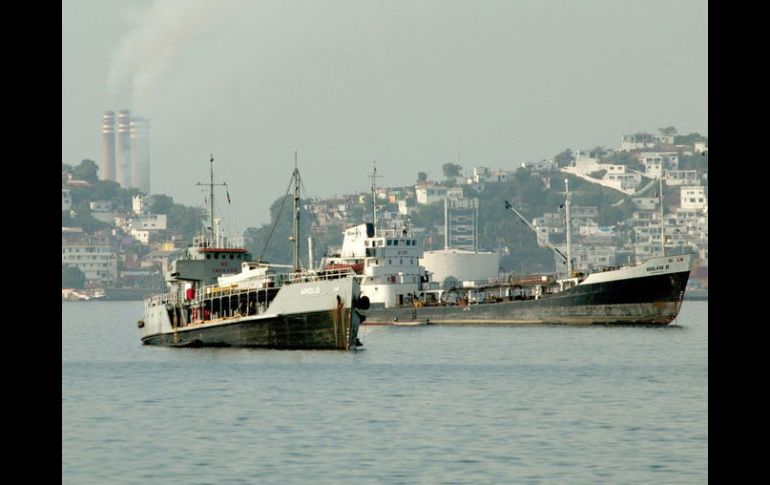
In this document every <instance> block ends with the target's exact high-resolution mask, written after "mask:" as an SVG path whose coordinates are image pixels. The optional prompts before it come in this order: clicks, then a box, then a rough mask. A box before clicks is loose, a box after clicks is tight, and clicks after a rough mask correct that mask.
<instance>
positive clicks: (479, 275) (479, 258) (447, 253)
mask: <svg viewBox="0 0 770 485" xmlns="http://www.w3.org/2000/svg"><path fill="white" fill-rule="evenodd" d="M420 264H421V265H422V266H424V267H425V269H426V270H427V271H430V272H431V273H433V281H436V282H438V283H442V282H443V281H444V279H446V278H447V277H448V276H452V277H454V278H457V279H458V280H459V281H483V280H487V279H489V278H497V274H498V270H499V269H500V255H499V254H497V253H487V252H475V251H467V250H464V249H440V250H438V251H425V253H424V254H423V257H422V258H420Z"/></svg>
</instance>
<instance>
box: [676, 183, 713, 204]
mask: <svg viewBox="0 0 770 485" xmlns="http://www.w3.org/2000/svg"><path fill="white" fill-rule="evenodd" d="M707 205H708V198H707V197H706V187H704V186H702V185H683V186H682V187H681V188H680V192H679V206H680V207H681V208H682V209H705V208H706V206H707Z"/></svg>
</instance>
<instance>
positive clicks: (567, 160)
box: [553, 148, 575, 167]
mask: <svg viewBox="0 0 770 485" xmlns="http://www.w3.org/2000/svg"><path fill="white" fill-rule="evenodd" d="M573 160H575V157H573V156H572V151H571V150H570V149H569V148H568V149H566V150H564V151H563V152H561V153H559V154H557V155H556V156H554V157H553V161H554V163H556V166H558V167H568V166H569V165H570V164H571V163H572V161H573Z"/></svg>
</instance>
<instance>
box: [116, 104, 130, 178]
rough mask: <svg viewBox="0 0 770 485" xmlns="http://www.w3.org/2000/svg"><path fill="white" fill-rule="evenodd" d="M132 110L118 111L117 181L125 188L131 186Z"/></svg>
mask: <svg viewBox="0 0 770 485" xmlns="http://www.w3.org/2000/svg"><path fill="white" fill-rule="evenodd" d="M130 125H131V111H129V110H127V109H122V110H120V111H118V143H117V147H116V149H115V181H116V182H117V183H119V184H120V186H121V187H123V188H124V189H128V188H130V187H131V138H130Z"/></svg>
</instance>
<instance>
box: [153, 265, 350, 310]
mask: <svg viewBox="0 0 770 485" xmlns="http://www.w3.org/2000/svg"><path fill="white" fill-rule="evenodd" d="M348 276H356V273H355V271H353V270H352V269H350V268H344V269H334V270H323V271H297V272H294V273H275V274H268V275H265V277H264V280H261V281H260V282H259V286H256V287H255V286H239V285H238V284H235V285H231V286H219V285H216V284H214V285H207V286H202V287H200V288H198V289H197V291H196V294H195V297H194V298H192V299H187V298H186V295H185V290H183V289H181V288H180V289H179V290H178V291H176V292H168V293H163V294H160V295H153V296H151V297H148V298H145V300H144V306H145V309H147V308H149V307H151V306H158V305H172V306H176V305H179V304H181V303H185V304H189V305H193V306H195V305H198V304H200V303H202V302H203V301H204V300H210V299H212V298H225V297H236V296H237V297H240V296H241V295H244V294H248V293H255V292H259V291H262V292H265V293H267V292H268V291H270V290H275V289H277V288H280V287H282V286H284V285H290V284H296V283H308V282H313V281H326V280H336V279H340V278H345V277H348Z"/></svg>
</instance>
